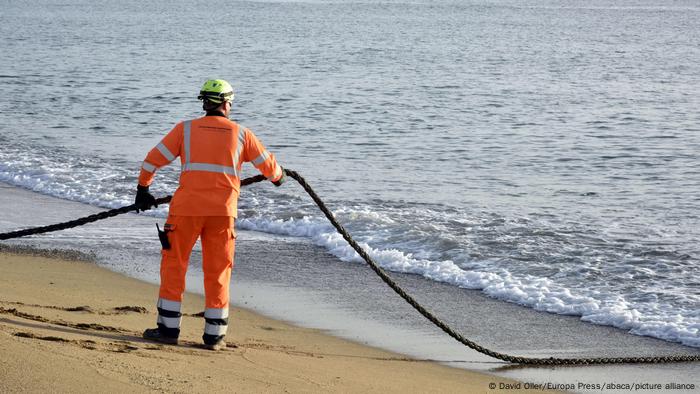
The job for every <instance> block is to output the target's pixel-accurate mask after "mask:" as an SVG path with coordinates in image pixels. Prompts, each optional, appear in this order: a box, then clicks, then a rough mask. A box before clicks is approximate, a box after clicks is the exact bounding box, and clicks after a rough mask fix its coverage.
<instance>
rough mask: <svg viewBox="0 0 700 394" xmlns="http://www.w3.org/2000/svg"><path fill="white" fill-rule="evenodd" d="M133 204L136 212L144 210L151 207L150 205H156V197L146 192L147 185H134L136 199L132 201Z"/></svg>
mask: <svg viewBox="0 0 700 394" xmlns="http://www.w3.org/2000/svg"><path fill="white" fill-rule="evenodd" d="M134 205H136V212H139V211H146V210H148V209H151V207H158V204H156V198H155V197H153V195H152V194H151V193H149V192H148V186H141V185H138V186H136V199H135V201H134Z"/></svg>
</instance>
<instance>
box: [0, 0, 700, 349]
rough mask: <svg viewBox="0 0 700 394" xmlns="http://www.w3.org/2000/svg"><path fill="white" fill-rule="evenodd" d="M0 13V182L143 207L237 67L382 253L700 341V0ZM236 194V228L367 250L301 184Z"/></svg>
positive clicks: (416, 267)
mask: <svg viewBox="0 0 700 394" xmlns="http://www.w3.org/2000/svg"><path fill="white" fill-rule="evenodd" d="M0 9H2V11H0V34H1V35H2V37H3V40H2V41H1V42H0V51H1V52H2V53H3V56H0V91H1V92H2V93H3V94H2V95H0V131H1V133H0V181H3V182H7V183H11V184H14V185H18V186H22V187H25V188H29V189H32V190H34V191H36V192H39V193H42V194H48V195H53V196H58V197H61V198H65V199H70V200H75V201H82V202H86V203H89V204H92V205H95V206H100V207H116V206H121V205H124V204H128V203H131V201H132V199H133V189H134V187H135V183H136V177H137V175H138V168H139V163H140V161H141V160H143V157H144V156H145V154H146V152H147V151H148V150H149V149H150V148H151V147H152V146H153V145H155V144H156V143H157V142H158V140H159V138H160V137H161V136H162V135H163V134H164V133H165V132H167V131H168V130H169V129H170V128H171V127H172V126H173V125H174V124H175V123H177V122H178V121H181V120H183V119H187V118H192V117H196V116H199V115H200V113H201V111H200V106H199V102H198V101H197V100H196V94H197V91H198V89H199V87H200V86H201V84H202V83H203V81H204V80H206V79H207V78H211V77H216V78H225V79H228V80H229V81H231V82H232V84H233V85H234V89H235V90H236V100H235V102H234V109H233V115H232V118H234V119H236V120H239V121H240V122H242V123H243V124H244V125H246V126H247V127H249V128H250V129H252V130H253V131H254V132H255V133H256V134H257V135H258V136H259V137H260V139H261V140H262V141H263V142H264V143H265V144H267V146H268V147H269V148H270V150H271V151H273V152H274V153H275V154H276V155H277V157H278V159H279V161H280V162H281V164H282V165H283V166H285V167H288V168H292V169H295V170H297V171H299V172H300V173H301V174H302V175H303V176H305V177H306V178H307V179H308V180H309V181H310V182H311V184H312V186H313V187H314V188H315V189H317V191H318V192H319V194H320V195H321V196H322V198H324V199H325V200H327V201H328V203H329V205H330V207H331V208H332V209H333V210H334V211H335V212H336V214H337V216H338V218H339V219H340V220H341V221H342V222H343V223H344V225H346V227H347V228H348V229H349V230H350V231H351V232H352V233H353V235H354V236H356V238H357V239H358V240H360V241H361V242H362V243H363V244H364V245H366V246H367V247H368V248H369V249H370V251H371V254H372V255H373V256H374V257H375V258H376V259H377V260H378V261H379V262H380V263H381V264H382V265H383V266H384V267H385V268H387V269H390V270H393V271H398V272H408V273H414V274H417V275H421V276H424V277H425V278H427V279H429V280H434V281H440V282H445V283H448V284H451V285H454V286H459V287H464V288H472V289H482V290H483V291H484V292H485V293H486V294H488V295H490V296H493V297H495V298H498V299H502V300H504V301H510V302H516V303H519V304H522V305H524V306H527V307H531V308H536V309H539V310H544V311H549V312H552V313H559V314H570V315H576V316H581V318H582V319H583V320H584V321H589V322H593V323H597V324H605V325H613V326H616V327H619V328H622V329H625V330H630V331H631V332H632V333H635V334H641V335H649V336H654V337H657V338H661V339H665V340H669V341H673V342H680V343H683V344H685V345H688V346H693V347H700V282H699V281H698V277H700V268H699V267H700V265H699V264H698V262H699V260H700V251H699V250H698V245H699V244H700V218H699V216H698V212H700V209H699V208H700V197H698V196H700V166H698V158H699V157H698V156H699V155H700V112H698V108H700V95H698V92H699V91H700V68H699V67H698V64H700V45H698V43H699V42H700V5H698V4H697V2H694V1H674V2H661V1H616V2H614V5H611V4H610V2H603V1H593V2H585V3H581V2H577V1H430V2H428V1H424V2H421V1H415V2H401V1H391V2H375V1H367V2H347V1H316V2H220V3H211V2H192V1H187V2H177V1H175V2H172V1H168V2H163V1H153V2H147V3H142V2H119V3H116V2H104V1H94V2H84V3H80V2H57V1H56V2H52V1H44V2H38V3H37V2H35V3H32V4H31V5H29V4H28V3H24V2H8V1H2V2H0ZM213 10H216V12H212V11H213ZM247 171H248V172H247V173H246V175H253V174H254V172H253V171H252V167H250V168H248V169H247ZM178 172H179V169H178V168H177V166H172V167H171V168H168V169H166V170H164V171H161V172H160V173H159V175H158V177H157V178H156V182H155V185H154V187H153V189H154V191H155V192H156V193H158V194H169V193H172V191H173V190H174V188H175V187H176V185H177V174H178ZM240 207H241V210H240V212H241V217H240V220H239V222H238V225H239V228H241V229H248V230H257V231H262V232H267V233H270V234H278V235H286V236H289V235H291V236H295V237H299V238H300V239H302V240H304V241H305V242H308V241H309V240H310V241H311V242H314V243H316V244H317V245H320V246H322V247H324V248H326V249H327V250H328V251H329V252H330V253H332V254H334V255H335V256H337V257H339V258H340V259H341V260H343V261H347V262H351V263H352V262H359V259H358V257H357V256H356V255H355V254H354V252H353V251H352V250H351V249H349V248H348V247H347V246H345V245H344V242H343V241H342V239H341V238H340V237H339V236H338V235H336V234H334V233H333V230H332V228H331V227H330V226H329V225H328V224H327V223H326V222H325V220H324V219H323V218H322V216H321V215H320V213H319V212H318V211H317V210H316V209H315V207H314V206H313V205H312V203H311V202H310V201H309V199H308V198H306V197H305V196H304V195H303V194H302V191H301V190H300V189H299V188H298V187H294V186H293V185H285V186H284V187H283V188H280V189H274V190H273V188H264V187H260V188H255V189H251V190H250V191H246V192H245V193H244V196H243V197H242V200H241V205H240ZM165 213H166V210H165V209H164V208H162V209H160V210H158V211H157V212H155V214H156V215H159V216H161V217H163V216H164V215H165ZM86 242H89V241H86ZM88 246H89V245H88ZM103 263H104V264H106V265H108V266H109V264H110V262H109V261H105V262H103Z"/></svg>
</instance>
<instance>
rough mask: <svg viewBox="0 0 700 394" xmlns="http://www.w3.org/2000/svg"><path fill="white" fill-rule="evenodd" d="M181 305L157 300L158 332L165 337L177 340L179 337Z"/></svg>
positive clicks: (163, 299) (176, 302)
mask: <svg viewBox="0 0 700 394" xmlns="http://www.w3.org/2000/svg"><path fill="white" fill-rule="evenodd" d="M180 308H181V303H180V302H178V301H171V300H166V299H165V298H159V299H158V330H160V332H161V333H162V334H163V335H164V336H167V337H174V338H177V337H178V336H179V335H180V322H181V320H182V313H180Z"/></svg>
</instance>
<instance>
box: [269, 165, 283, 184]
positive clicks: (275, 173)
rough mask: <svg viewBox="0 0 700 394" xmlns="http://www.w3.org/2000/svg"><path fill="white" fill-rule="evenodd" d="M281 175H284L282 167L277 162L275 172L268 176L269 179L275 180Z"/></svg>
mask: <svg viewBox="0 0 700 394" xmlns="http://www.w3.org/2000/svg"><path fill="white" fill-rule="evenodd" d="M281 176H282V167H280V165H279V164H277V167H275V172H274V173H273V174H272V176H271V177H268V178H267V180H269V181H273V180H275V179H277V178H279V177H281Z"/></svg>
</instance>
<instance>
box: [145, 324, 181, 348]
mask: <svg viewBox="0 0 700 394" xmlns="http://www.w3.org/2000/svg"><path fill="white" fill-rule="evenodd" d="M143 337H144V339H148V340H150V341H156V342H160V343H167V344H168V345H177V337H172V336H166V335H164V334H163V333H162V332H161V331H160V328H147V329H146V331H144V332H143Z"/></svg>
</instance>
